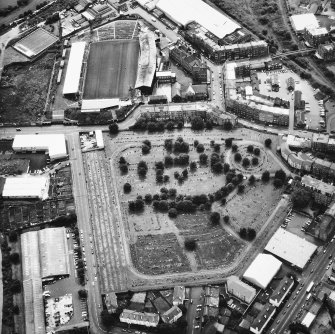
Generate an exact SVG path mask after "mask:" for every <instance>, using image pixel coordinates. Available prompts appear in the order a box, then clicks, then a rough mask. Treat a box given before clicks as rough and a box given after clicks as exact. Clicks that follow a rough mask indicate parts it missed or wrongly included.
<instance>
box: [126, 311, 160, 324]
mask: <svg viewBox="0 0 335 334" xmlns="http://www.w3.org/2000/svg"><path fill="white" fill-rule="evenodd" d="M120 321H121V322H126V323H128V324H136V325H142V326H147V327H156V326H157V325H158V323H159V315H158V314H156V313H145V312H144V313H142V312H136V311H133V310H128V309H124V310H123V311H122V313H121V315H120Z"/></svg>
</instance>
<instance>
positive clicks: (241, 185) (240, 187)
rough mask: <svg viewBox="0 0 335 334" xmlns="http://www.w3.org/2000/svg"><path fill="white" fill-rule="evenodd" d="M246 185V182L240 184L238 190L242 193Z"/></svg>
mask: <svg viewBox="0 0 335 334" xmlns="http://www.w3.org/2000/svg"><path fill="white" fill-rule="evenodd" d="M244 189H245V186H244V184H239V185H238V187H237V191H238V192H239V193H240V194H241V193H243V192H244Z"/></svg>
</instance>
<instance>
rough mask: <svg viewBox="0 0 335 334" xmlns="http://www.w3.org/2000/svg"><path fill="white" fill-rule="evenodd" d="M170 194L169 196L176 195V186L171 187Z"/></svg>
mask: <svg viewBox="0 0 335 334" xmlns="http://www.w3.org/2000/svg"><path fill="white" fill-rule="evenodd" d="M168 194H169V197H176V194H177V190H176V189H175V188H170V189H169V192H168Z"/></svg>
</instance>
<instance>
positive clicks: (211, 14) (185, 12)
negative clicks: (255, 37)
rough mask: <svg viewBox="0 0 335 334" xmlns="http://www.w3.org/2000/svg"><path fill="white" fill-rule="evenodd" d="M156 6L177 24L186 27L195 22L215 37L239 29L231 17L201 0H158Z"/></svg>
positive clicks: (220, 36)
mask: <svg viewBox="0 0 335 334" xmlns="http://www.w3.org/2000/svg"><path fill="white" fill-rule="evenodd" d="M156 7H157V8H158V9H160V10H161V11H162V12H164V13H165V15H166V16H167V17H168V18H169V19H170V20H172V21H173V22H175V23H176V24H178V25H179V26H181V27H186V26H187V25H188V24H190V23H191V22H196V23H198V24H200V25H201V26H203V27H204V28H205V29H206V30H208V31H209V32H210V33H212V34H213V35H215V36H216V37H217V38H224V37H226V36H227V35H230V34H232V33H234V32H235V31H236V30H238V29H241V26H240V25H239V24H237V23H236V22H235V21H233V20H232V19H231V18H229V17H228V16H226V15H224V14H222V13H221V12H219V11H217V10H216V9H215V8H213V7H211V6H209V5H208V4H206V3H205V2H204V1H202V0H183V1H180V0H160V1H158V3H157V4H156Z"/></svg>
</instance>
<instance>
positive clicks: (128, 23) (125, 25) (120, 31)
mask: <svg viewBox="0 0 335 334" xmlns="http://www.w3.org/2000/svg"><path fill="white" fill-rule="evenodd" d="M97 32H98V40H99V41H107V40H113V39H133V38H138V36H139V24H138V21H133V20H121V21H115V22H112V23H110V24H108V25H106V26H104V27H102V28H100V29H98V30H97Z"/></svg>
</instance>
